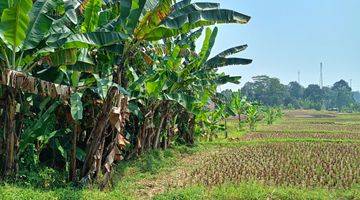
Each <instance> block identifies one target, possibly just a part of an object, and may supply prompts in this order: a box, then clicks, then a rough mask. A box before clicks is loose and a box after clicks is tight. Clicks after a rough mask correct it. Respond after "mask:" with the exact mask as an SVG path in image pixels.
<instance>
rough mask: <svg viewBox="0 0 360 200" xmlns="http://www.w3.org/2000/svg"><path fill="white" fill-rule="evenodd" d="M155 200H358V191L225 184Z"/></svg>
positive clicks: (178, 192)
mask: <svg viewBox="0 0 360 200" xmlns="http://www.w3.org/2000/svg"><path fill="white" fill-rule="evenodd" d="M154 199H157V200H169V199H179V200H180V199H181V200H192V199H204V200H205V199H223V200H226V199H229V200H235V199H244V200H252V199H254V200H258V199H283V200H296V199H298V200H308V199H319V200H327V199H329V200H330V199H360V190H359V189H351V190H325V189H301V188H296V187H270V186H265V185H262V184H259V183H255V182H247V183H241V184H233V183H226V184H222V185H220V186H215V187H212V188H206V187H204V186H199V185H197V186H192V187H187V188H183V189H177V190H173V191H168V192H166V193H164V194H160V195H158V196H156V197H155V198H154Z"/></svg>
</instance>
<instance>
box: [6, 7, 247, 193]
mask: <svg viewBox="0 0 360 200" xmlns="http://www.w3.org/2000/svg"><path fill="white" fill-rule="evenodd" d="M0 15H1V20H0V38H1V40H0V45H1V52H0V72H1V73H0V75H1V76H0V84H1V88H0V94H1V96H0V99H1V104H0V106H1V109H0V111H1V114H2V119H3V120H1V121H3V123H0V126H2V128H3V130H4V131H3V134H4V135H3V137H2V139H1V140H0V141H1V148H0V150H1V157H0V159H1V161H2V163H3V166H4V167H3V169H2V172H3V175H4V177H7V176H14V175H16V173H17V171H18V168H19V167H21V163H22V161H23V160H24V156H25V155H27V154H28V153H29V152H32V154H33V155H35V158H37V161H38V162H39V161H40V160H41V159H40V158H39V157H42V155H43V154H44V152H45V153H46V152H52V154H51V155H52V156H50V158H49V156H48V157H45V158H44V159H45V160H47V161H48V160H51V162H50V163H51V164H49V165H51V166H52V167H65V168H66V169H68V171H69V179H70V180H72V181H80V182H81V183H83V184H86V183H89V182H93V181H94V180H95V179H97V178H98V177H102V179H103V180H102V183H103V184H102V186H105V185H106V184H107V182H108V181H109V179H110V176H111V172H112V168H113V164H114V163H115V162H116V161H120V160H123V159H129V158H131V157H134V156H137V155H139V154H140V153H142V152H144V151H147V150H149V149H154V148H160V147H161V148H167V147H168V146H169V145H171V144H172V143H173V142H183V143H185V144H193V143H194V140H195V137H194V131H195V127H196V126H199V123H201V122H202V121H203V120H199V119H201V118H202V113H203V111H204V110H206V106H207V105H208V104H209V102H210V100H211V99H213V98H214V96H215V95H216V88H217V86H218V85H221V84H225V83H228V82H231V83H238V80H239V79H240V77H231V76H228V75H225V74H220V73H218V72H217V70H218V68H220V67H224V66H228V65H244V64H249V63H251V60H249V59H243V58H237V57H229V56H231V55H233V54H236V53H238V52H240V51H243V50H245V49H246V47H247V46H246V45H242V46H238V47H234V48H230V49H228V50H225V51H224V52H222V53H220V54H218V55H216V56H214V57H210V53H211V50H212V48H213V46H214V44H215V39H216V36H217V32H218V29H217V28H216V27H215V28H213V29H212V28H206V27H209V26H211V25H215V24H219V23H236V24H246V23H247V22H248V21H249V20H250V17H248V16H246V15H243V14H241V13H238V12H236V11H233V10H228V9H222V8H220V5H219V4H218V3H202V2H199V3H193V2H191V0H182V1H178V2H176V1H174V0H159V1H156V0H106V1H105V0H83V1H82V0H12V1H1V2H0ZM202 34H204V35H205V37H204V41H203V44H202V46H201V48H199V49H200V50H199V49H198V48H197V47H196V45H195V44H196V41H197V40H198V39H199V38H200V36H201V35H202ZM50 124H51V125H50ZM207 126H211V124H208V125H207ZM49 155H50V154H49ZM47 163H49V162H47ZM35 164H36V162H35ZM99 175H101V176H99Z"/></svg>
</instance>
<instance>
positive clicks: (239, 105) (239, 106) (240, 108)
mask: <svg viewBox="0 0 360 200" xmlns="http://www.w3.org/2000/svg"><path fill="white" fill-rule="evenodd" d="M231 105H232V107H233V110H234V111H235V112H236V114H237V117H238V129H239V130H241V129H242V128H243V126H244V122H245V120H243V119H242V117H243V116H244V115H246V110H247V109H248V107H249V106H250V103H249V102H248V101H247V99H246V97H242V96H241V93H240V91H238V92H233V95H232V102H231ZM246 117H247V116H246Z"/></svg>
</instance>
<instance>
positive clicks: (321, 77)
mask: <svg viewBox="0 0 360 200" xmlns="http://www.w3.org/2000/svg"><path fill="white" fill-rule="evenodd" d="M323 86H324V80H323V63H322V62H321V63H320V88H321V89H322V88H323Z"/></svg>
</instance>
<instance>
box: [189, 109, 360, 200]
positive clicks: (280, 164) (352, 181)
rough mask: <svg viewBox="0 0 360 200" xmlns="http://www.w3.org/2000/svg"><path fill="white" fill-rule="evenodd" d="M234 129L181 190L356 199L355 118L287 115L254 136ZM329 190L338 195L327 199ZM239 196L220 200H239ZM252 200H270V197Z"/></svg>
mask: <svg viewBox="0 0 360 200" xmlns="http://www.w3.org/2000/svg"><path fill="white" fill-rule="evenodd" d="M233 123H236V122H233ZM235 126H236V125H234V124H232V125H230V127H231V131H232V133H231V134H230V138H228V139H224V138H221V139H219V141H221V142H220V143H219V144H216V145H221V146H222V148H221V149H218V150H217V151H218V152H217V153H215V154H214V153H213V154H211V155H208V156H204V157H202V158H201V161H200V164H198V165H196V166H195V167H194V168H193V170H192V171H191V172H190V173H187V176H188V178H187V179H186V178H183V180H188V181H189V183H186V184H184V185H187V186H188V185H201V186H205V187H206V188H215V189H210V191H212V190H217V189H218V188H219V187H220V188H222V190H225V191H226V190H231V189H230V187H233V186H234V185H235V186H236V185H238V186H239V188H240V187H241V186H242V185H244V184H249V185H251V184H252V183H256V184H257V186H256V187H265V188H273V189H272V190H273V192H275V191H278V190H279V191H280V190H282V188H296V190H299V191H303V193H306V194H310V191H314V190H315V191H317V192H315V193H311V195H310V196H307V197H306V198H305V197H302V196H301V194H296V195H295V194H292V195H290V196H289V195H285V196H283V197H279V199H288V198H291V199H339V198H340V199H360V196H359V193H360V114H337V113H332V112H317V111H288V112H286V114H285V117H284V118H283V119H282V120H280V121H278V122H277V123H275V124H274V125H270V126H268V125H265V124H261V125H260V126H259V128H258V130H257V131H254V132H250V131H245V132H241V133H240V132H236V131H235V130H236V129H235V128H234V127H235ZM216 145H215V146H216ZM228 184H230V185H231V186H227V185H228ZM235 190H236V189H235ZM320 190H322V191H327V192H325V194H322V193H321V192H320ZM225 191H223V192H225ZM334 191H337V192H338V194H339V195H340V196H331V195H330V194H331V192H334ZM354 191H355V192H354ZM243 192H244V191H240V189H239V191H237V192H235V193H236V194H235V196H231V197H230V196H226V195H225V196H222V198H224V199H243V198H240V197H242V193H243ZM225 193H226V192H225ZM275 193H276V192H275ZM348 193H351V195H350V196H347V197H345V196H343V195H345V194H348ZM293 195H295V196H293ZM317 195H319V196H317ZM329 195H330V196H329ZM255 196H256V194H254V196H250V197H249V196H248V197H247V198H255ZM245 199H246V198H245ZM256 199H272V198H271V194H270V193H269V194H266V195H264V196H262V197H259V198H256ZM275 199H277V198H275Z"/></svg>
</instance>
